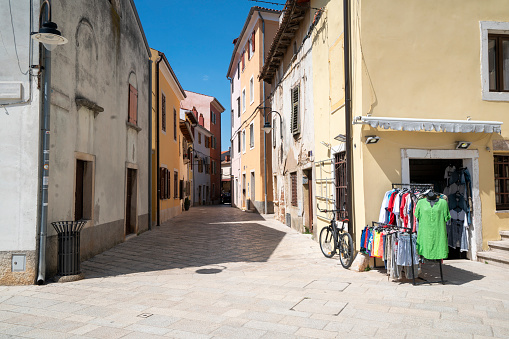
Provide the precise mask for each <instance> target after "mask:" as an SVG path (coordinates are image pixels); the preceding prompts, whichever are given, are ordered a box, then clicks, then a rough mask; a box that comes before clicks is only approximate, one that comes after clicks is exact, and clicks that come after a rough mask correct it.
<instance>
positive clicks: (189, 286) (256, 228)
mask: <svg viewBox="0 0 509 339" xmlns="http://www.w3.org/2000/svg"><path fill="white" fill-rule="evenodd" d="M432 269H433V270H435V269H436V267H433V268H432ZM83 270H84V273H85V276H86V278H85V279H84V280H81V281H78V282H72V283H49V284H47V285H45V286H21V287H19V286H17V287H8V286H0V338H11V337H15V338H18V337H19V338H162V337H165V338H168V337H170V338H295V337H311V338H348V337H352V338H359V337H379V338H382V337H387V338H405V337H407V338H420V337H422V338H429V337H447V338H451V337H458V338H482V337H506V338H507V337H509V270H505V269H503V268H498V267H495V266H491V265H486V264H482V263H478V262H471V261H466V260H461V261H459V260H458V261H447V262H446V264H445V265H444V275H445V278H446V279H447V281H448V282H447V284H446V285H440V284H434V285H420V286H413V285H412V284H411V283H406V282H405V283H401V282H392V281H389V280H388V279H387V276H386V275H384V274H383V273H382V272H380V271H378V270H376V269H373V270H371V271H369V272H362V273H358V272H353V271H349V270H345V269H343V268H342V267H341V265H339V261H338V260H337V259H326V258H325V257H323V255H322V254H321V252H320V248H319V246H318V244H317V243H316V242H314V241H313V240H311V239H310V238H309V236H306V235H302V234H299V233H297V232H295V231H293V230H291V229H289V228H288V227H286V226H284V225H283V224H281V223H279V222H277V221H274V220H273V219H271V218H270V217H267V219H264V218H263V217H262V216H259V215H257V214H253V213H245V212H241V211H239V210H237V209H235V208H231V207H229V206H220V207H217V206H216V207H194V208H191V210H190V211H188V212H185V213H183V214H182V215H180V216H178V217H176V218H174V219H173V220H171V221H170V222H168V223H166V224H164V225H162V226H161V227H157V228H155V229H154V230H152V231H150V232H146V233H144V234H142V235H140V236H138V237H134V238H132V239H130V240H128V241H127V242H125V243H123V244H120V245H118V246H117V247H115V248H114V249H112V250H110V251H107V252H105V253H103V254H101V255H98V256H96V257H94V258H93V259H91V260H89V261H87V262H85V263H83ZM430 271H431V269H430Z"/></svg>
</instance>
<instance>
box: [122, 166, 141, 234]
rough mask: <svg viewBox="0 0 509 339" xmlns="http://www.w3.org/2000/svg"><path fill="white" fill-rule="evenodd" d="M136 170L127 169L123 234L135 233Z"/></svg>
mask: <svg viewBox="0 0 509 339" xmlns="http://www.w3.org/2000/svg"><path fill="white" fill-rule="evenodd" d="M136 179H137V178H136V170H135V169H132V168H128V169H127V180H126V181H127V182H126V189H127V191H126V204H125V214H126V216H125V235H129V234H133V233H136V224H137V200H138V199H137V195H138V194H137V187H138V186H137V183H136Z"/></svg>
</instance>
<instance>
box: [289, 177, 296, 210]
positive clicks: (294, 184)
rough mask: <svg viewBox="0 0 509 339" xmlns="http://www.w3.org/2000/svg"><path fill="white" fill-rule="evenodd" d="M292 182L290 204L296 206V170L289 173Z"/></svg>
mask: <svg viewBox="0 0 509 339" xmlns="http://www.w3.org/2000/svg"><path fill="white" fill-rule="evenodd" d="M290 180H291V184H292V206H297V172H293V173H290Z"/></svg>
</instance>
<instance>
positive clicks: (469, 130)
mask: <svg viewBox="0 0 509 339" xmlns="http://www.w3.org/2000/svg"><path fill="white" fill-rule="evenodd" d="M349 3H350V5H351V8H350V10H351V13H350V24H349V27H350V34H348V36H347V37H346V39H347V40H349V41H350V44H349V45H350V46H351V52H350V54H349V56H350V60H351V63H350V67H349V69H350V71H349V72H348V73H349V74H350V76H351V77H350V79H351V86H352V101H351V111H352V120H353V123H354V125H353V126H352V127H351V128H352V129H351V133H352V134H351V150H352V175H353V185H351V190H350V192H352V193H353V213H352V215H351V216H350V217H351V218H353V220H354V227H353V229H352V231H353V232H352V233H354V235H355V236H356V237H355V240H356V242H357V248H359V239H360V230H361V229H362V228H363V227H364V226H365V225H368V224H369V225H370V224H371V222H372V221H377V220H378V219H379V213H380V205H381V202H382V199H383V197H384V193H385V192H386V191H388V190H390V189H391V188H392V187H393V184H397V183H430V184H433V185H434V189H435V191H442V190H445V189H446V188H447V187H446V186H447V183H448V182H447V181H448V180H451V179H450V178H449V179H448V178H445V177H447V176H450V175H451V173H452V172H453V171H451V170H450V169H451V167H452V166H455V167H456V169H457V168H467V169H468V171H469V174H470V176H471V187H472V188H471V191H472V194H471V197H468V196H467V197H466V199H467V200H470V201H471V218H472V220H471V225H470V226H469V227H468V239H469V249H468V252H466V256H467V257H468V258H470V259H472V260H477V259H479V260H481V259H482V260H483V261H484V260H488V261H489V260H495V261H496V259H494V258H492V257H488V256H487V255H486V254H485V253H480V252H481V251H483V250H487V249H488V242H489V241H493V240H498V239H500V235H499V232H500V231H502V230H507V229H509V175H508V174H507V173H509V152H508V151H509V131H508V130H507V127H505V125H503V123H507V122H509V118H508V117H507V114H506V112H507V110H508V109H509V93H508V92H507V89H509V80H508V79H509V76H508V75H507V74H506V73H504V72H505V70H504V66H503V65H505V64H507V62H508V61H509V56H508V54H507V53H505V52H502V51H503V48H505V46H507V41H508V40H506V39H509V34H508V32H509V8H508V7H507V2H506V1H503V0H489V1H481V0H461V1H460V0H456V1H446V2H444V1H438V0H433V1H419V0H378V1H367V0H364V1H363V0H361V1H349ZM311 6H312V7H315V8H320V7H324V11H323V15H324V19H325V20H321V25H318V27H317V29H316V31H315V33H314V41H315V45H314V48H313V59H314V62H313V74H314V76H313V79H314V93H315V106H314V109H315V135H316V161H317V162H318V161H319V160H327V159H334V158H335V157H336V159H335V160H332V161H333V162H338V163H340V165H339V166H338V165H336V168H338V167H340V166H342V165H341V164H342V160H341V159H339V158H340V157H342V156H343V155H344V153H342V151H343V150H347V148H348V147H345V145H344V144H343V143H342V142H340V141H338V140H344V138H345V136H346V135H347V133H346V129H345V108H346V107H345V81H344V74H345V72H344V71H343V67H342V65H343V46H344V45H348V44H345V40H346V39H345V36H344V34H343V33H344V32H343V3H342V2H340V1H326V0H325V1H324V0H322V1H320V0H316V1H311ZM347 69H348V65H347ZM325 80H328V81H325ZM346 103H347V104H349V102H348V100H347V101H346ZM348 126H351V125H348ZM319 131H320V133H318V132H319ZM320 145H321V146H320ZM462 147H463V148H462ZM329 161H330V160H329ZM331 164H332V163H331ZM331 164H329V165H331ZM450 166H451V167H450ZM315 170H316V171H318V166H317V167H316V169H315ZM336 174H339V173H338V171H336ZM337 177H338V176H336V178H337ZM317 186H318V185H317ZM336 186H339V185H336ZM317 189H318V190H319V189H320V188H319V187H317ZM336 190H338V189H337V187H329V190H328V194H329V195H330V196H329V198H331V199H335V200H336V201H340V200H341V199H342V198H341V195H340V194H336ZM336 204H337V202H336ZM321 225H322V226H323V225H324V223H323V222H322V223H321ZM449 253H450V257H451V255H452V257H464V256H465V254H462V253H461V252H460V251H459V250H458V251H455V250H450V251H449Z"/></svg>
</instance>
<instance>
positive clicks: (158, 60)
mask: <svg viewBox="0 0 509 339" xmlns="http://www.w3.org/2000/svg"><path fill="white" fill-rule="evenodd" d="M161 60H163V57H162V55H161V52H159V58H158V59H157V61H156V154H157V160H156V165H157V167H156V171H157V172H156V173H157V183H156V187H157V197H156V198H157V207H156V215H157V221H156V226H161V211H160V206H161V171H160V169H159V167H160V166H161V165H160V158H159V63H160V62H161Z"/></svg>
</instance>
